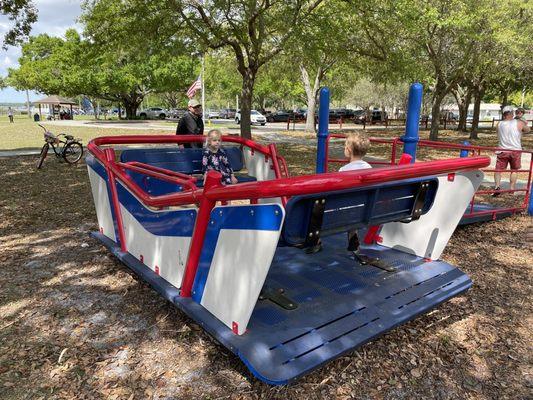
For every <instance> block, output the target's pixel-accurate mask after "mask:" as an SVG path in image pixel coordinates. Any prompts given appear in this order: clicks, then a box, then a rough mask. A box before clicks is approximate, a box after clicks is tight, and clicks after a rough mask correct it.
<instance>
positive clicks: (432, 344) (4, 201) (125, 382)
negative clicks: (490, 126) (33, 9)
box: [0, 157, 533, 399]
mask: <svg viewBox="0 0 533 400" xmlns="http://www.w3.org/2000/svg"><path fill="white" fill-rule="evenodd" d="M34 161H35V158H34V157H19V158H15V159H4V160H0V174H1V176H2V177H3V178H4V180H5V184H6V186H5V187H8V188H9V190H8V191H7V192H3V193H2V194H0V207H1V208H0V209H1V210H2V217H3V218H2V220H1V221H0V237H1V244H0V262H1V274H0V397H2V398H6V399H22V398H38V397H45V398H50V397H56V398H66V397H76V398H83V397H85V398H110V397H112V396H116V397H117V398H126V399H127V398H130V396H132V395H133V396H134V397H133V398H180V399H182V398H184V399H186V398H191V399H192V398H199V397H200V398H205V397H211V398H218V397H221V398H279V399H281V398H283V399H300V398H302V397H307V398H311V399H312V398H348V397H351V396H353V397H358V398H395V399H396V398H409V399H410V398H442V399H452V398H458V399H459V398H465V397H483V398H501V397H509V398H526V397H527V394H528V393H529V389H528V387H530V385H531V377H530V376H529V375H527V374H528V362H527V361H528V356H529V355H530V354H531V350H530V347H528V343H529V342H528V341H529V337H528V335H529V333H528V329H527V317H528V316H529V315H531V301H530V299H531V298H532V296H531V294H532V293H531V287H530V285H529V283H528V282H530V279H531V268H530V266H531V265H533V262H532V260H533V255H532V252H531V249H530V248H528V247H527V246H525V245H524V244H523V242H522V241H520V239H519V238H520V237H521V232H524V231H525V229H524V226H525V225H527V224H528V219H527V217H515V218H513V219H509V220H507V221H498V222H492V223H488V224H479V225H474V226H470V227H465V228H461V229H459V230H458V231H457V232H456V234H455V235H454V237H453V238H452V241H451V243H450V246H449V247H448V249H447V251H446V252H445V254H444V256H443V258H444V259H445V260H446V261H448V262H450V263H451V264H454V265H458V266H459V267H460V268H461V269H462V270H463V271H465V272H467V273H468V274H469V275H470V276H471V277H472V279H473V281H474V287H473V288H472V290H471V291H469V292H467V293H466V294H465V295H464V296H461V297H458V298H455V299H453V300H451V301H449V302H447V303H445V304H443V305H441V306H440V307H439V308H437V309H435V310H434V311H433V312H431V313H429V314H428V315H424V316H421V317H420V318H417V319H416V320H414V321H411V322H410V323H408V324H406V325H403V326H401V327H399V328H397V329H395V330H393V331H391V332H389V333H388V334H386V335H384V336H382V337H381V338H379V339H377V340H374V341H373V342H371V343H369V344H367V345H365V346H362V347H361V348H359V349H357V350H356V351H352V352H350V353H348V354H346V355H344V356H343V357H341V358H339V359H337V360H335V361H333V362H330V363H328V364H326V365H325V366H323V367H322V368H320V369H318V370H317V371H315V372H313V373H311V374H309V375H307V376H305V377H303V378H302V379H300V380H298V381H297V382H295V383H294V384H291V385H288V386H283V387H270V386H267V385H265V384H263V383H261V382H259V381H258V380H256V379H255V378H254V377H252V376H251V374H250V373H249V372H248V370H247V369H246V368H245V366H244V365H243V364H242V363H241V362H240V360H239V359H238V357H236V356H234V355H233V354H231V353H230V352H229V351H228V350H226V349H225V348H224V347H222V346H221V345H219V344H218V343H217V342H216V341H214V340H213V339H212V338H210V337H209V335H208V334H206V333H205V332H204V331H203V330H202V329H201V328H200V327H198V326H197V325H196V324H195V323H194V322H192V321H191V320H190V319H189V318H188V317H186V316H185V315H184V314H183V313H182V312H180V311H179V310H178V309H177V308H176V307H174V306H173V305H172V304H170V303H168V302H166V301H165V300H163V299H162V298H161V297H159V296H158V294H157V293H156V292H155V291H153V290H151V289H150V288H149V287H148V286H147V285H145V284H144V283H142V282H140V281H139V280H138V279H137V278H136V277H135V276H134V275H133V274H131V273H130V272H129V270H128V269H127V268H126V267H125V266H123V265H122V264H121V263H119V262H118V261H117V260H116V259H115V258H114V257H113V256H111V255H110V254H109V253H108V252H107V250H106V249H105V248H104V247H103V246H101V245H100V244H99V242H97V241H96V240H94V239H92V238H90V237H89V236H88V233H89V232H90V231H92V230H95V229H96V228H97V225H96V217H95V213H94V208H93V205H92V198H91V192H90V187H89V183H88V178H87V176H86V169H85V166H84V165H79V166H75V167H69V166H67V165H65V164H59V163H55V162H54V163H48V164H47V165H46V166H45V169H43V170H42V171H35V170H34ZM12 172H15V173H12ZM60 356H61V357H60ZM60 358H61V359H60Z"/></svg>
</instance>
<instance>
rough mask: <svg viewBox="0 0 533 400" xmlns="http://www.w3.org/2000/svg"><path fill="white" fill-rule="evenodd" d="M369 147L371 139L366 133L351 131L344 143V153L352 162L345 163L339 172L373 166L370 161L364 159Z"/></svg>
mask: <svg viewBox="0 0 533 400" xmlns="http://www.w3.org/2000/svg"><path fill="white" fill-rule="evenodd" d="M369 147H370V140H369V139H368V137H367V136H366V135H365V134H364V133H359V132H355V133H349V134H348V136H347V137H346V143H345V144H344V155H345V156H346V157H348V158H349V159H350V162H349V163H348V164H346V165H343V166H342V167H341V168H340V169H339V172H344V171H353V170H356V169H367V168H372V166H371V165H370V164H369V163H367V162H366V161H363V157H364V156H365V154H366V152H367V151H368V148H369Z"/></svg>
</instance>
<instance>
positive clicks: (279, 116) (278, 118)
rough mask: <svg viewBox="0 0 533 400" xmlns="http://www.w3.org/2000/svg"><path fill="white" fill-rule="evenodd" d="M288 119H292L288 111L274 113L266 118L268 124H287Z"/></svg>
mask: <svg viewBox="0 0 533 400" xmlns="http://www.w3.org/2000/svg"><path fill="white" fill-rule="evenodd" d="M289 118H292V115H291V113H289V112H288V111H283V110H279V111H275V112H273V113H270V114H268V115H267V116H266V119H267V121H268V122H287V121H288V120H289Z"/></svg>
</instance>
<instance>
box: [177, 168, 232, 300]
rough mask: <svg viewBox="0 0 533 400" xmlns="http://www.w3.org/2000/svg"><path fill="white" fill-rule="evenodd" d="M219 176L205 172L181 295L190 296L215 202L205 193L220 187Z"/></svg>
mask: <svg viewBox="0 0 533 400" xmlns="http://www.w3.org/2000/svg"><path fill="white" fill-rule="evenodd" d="M221 178H222V175H221V174H220V172H216V171H213V170H211V171H208V172H207V174H206V178H205V184H204V193H203V194H204V195H203V196H202V197H201V199H200V208H199V209H198V216H197V217H196V223H195V224H194V231H193V234H192V238H191V246H190V248H189V257H188V258H187V264H186V265H185V273H184V274H183V280H182V282H181V292H180V294H181V296H182V297H191V292H192V285H193V284H194V278H195V277H196V271H197V269H198V262H199V261H200V255H201V253H202V247H203V246H204V239H205V233H206V231H207V226H208V225H209V220H210V218H211V210H213V208H214V207H215V204H216V201H215V200H210V199H209V198H208V197H207V196H206V194H207V193H209V191H210V190H211V189H213V188H218V187H222V183H220V179H221Z"/></svg>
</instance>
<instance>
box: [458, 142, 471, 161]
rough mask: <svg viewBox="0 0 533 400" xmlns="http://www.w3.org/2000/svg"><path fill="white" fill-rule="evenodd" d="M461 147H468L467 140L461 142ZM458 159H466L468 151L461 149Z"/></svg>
mask: <svg viewBox="0 0 533 400" xmlns="http://www.w3.org/2000/svg"><path fill="white" fill-rule="evenodd" d="M463 145H465V146H470V142H469V141H468V140H465V141H464V142H463ZM459 157H461V158H465V157H468V149H465V148H463V149H461V152H460V153H459Z"/></svg>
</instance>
